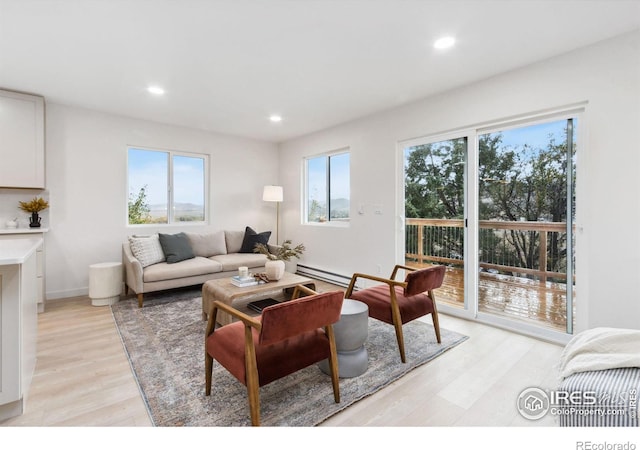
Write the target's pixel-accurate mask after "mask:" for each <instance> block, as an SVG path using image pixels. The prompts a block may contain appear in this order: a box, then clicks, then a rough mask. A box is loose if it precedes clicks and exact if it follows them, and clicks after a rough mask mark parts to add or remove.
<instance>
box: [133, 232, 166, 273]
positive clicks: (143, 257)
mask: <svg viewBox="0 0 640 450" xmlns="http://www.w3.org/2000/svg"><path fill="white" fill-rule="evenodd" d="M129 248H130V249H131V253H133V256H135V257H136V259H137V260H138V261H140V264H141V265H142V267H147V266H150V265H152V264H157V263H160V262H163V261H165V256H164V252H163V251H162V246H161V245H160V239H159V238H158V235H157V234H153V235H150V236H130V237H129Z"/></svg>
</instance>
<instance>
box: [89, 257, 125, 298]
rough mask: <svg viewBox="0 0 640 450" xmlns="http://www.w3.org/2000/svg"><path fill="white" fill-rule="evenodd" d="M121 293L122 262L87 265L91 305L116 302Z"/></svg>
mask: <svg viewBox="0 0 640 450" xmlns="http://www.w3.org/2000/svg"><path fill="white" fill-rule="evenodd" d="M121 293H122V263H119V262H107V263H99V264H92V265H90V266H89V297H90V298H91V304H92V305H93V306H108V305H113V304H115V303H117V302H118V301H119V300H120V294H121Z"/></svg>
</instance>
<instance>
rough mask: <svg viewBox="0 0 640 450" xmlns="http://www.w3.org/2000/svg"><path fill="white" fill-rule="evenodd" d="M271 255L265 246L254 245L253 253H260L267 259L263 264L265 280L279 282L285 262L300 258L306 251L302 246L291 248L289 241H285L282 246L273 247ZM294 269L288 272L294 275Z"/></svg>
mask: <svg viewBox="0 0 640 450" xmlns="http://www.w3.org/2000/svg"><path fill="white" fill-rule="evenodd" d="M271 249H273V253H272V252H271V251H270V248H269V247H268V246H267V245H265V244H256V246H255V248H254V250H253V251H254V252H256V253H262V254H263V255H265V256H266V257H267V262H266V263H265V265H264V266H265V270H266V271H267V278H269V280H279V279H280V278H282V275H283V274H284V271H285V262H291V259H292V258H296V259H298V258H300V256H301V255H302V253H303V252H304V251H305V250H306V249H305V247H304V245H303V244H298V245H297V246H295V247H293V244H292V243H291V240H290V239H287V240H286V241H284V242H283V243H282V245H277V246H273V247H272V248H271ZM295 271H296V269H295V268H293V270H289V272H293V273H295Z"/></svg>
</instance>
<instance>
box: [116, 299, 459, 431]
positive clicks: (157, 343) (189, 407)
mask: <svg viewBox="0 0 640 450" xmlns="http://www.w3.org/2000/svg"><path fill="white" fill-rule="evenodd" d="M200 295H201V290H200V289H193V288H192V289H186V290H178V291H171V292H167V293H162V294H155V295H151V294H150V295H148V297H147V296H146V295H145V302H144V308H142V309H140V308H138V305H137V302H136V300H135V299H134V298H131V299H125V300H122V301H120V302H118V303H117V304H115V305H113V306H112V307H111V308H112V312H113V316H114V319H115V322H116V324H117V328H118V331H119V333H120V336H121V338H122V341H123V343H124V346H125V349H126V352H127V356H128V358H129V361H130V363H131V367H132V368H133V371H134V373H135V376H136V378H137V382H138V384H139V386H140V390H141V392H142V394H143V396H144V399H145V402H146V404H147V407H148V409H149V412H150V415H151V417H152V421H153V423H154V424H155V425H156V426H163V427H164V426H224V427H230V426H250V425H251V421H250V419H249V406H248V401H247V392H246V388H245V386H244V385H243V384H241V383H240V382H239V381H238V380H236V379H235V378H234V377H233V376H232V375H231V374H229V372H227V371H226V370H225V369H224V368H223V367H222V366H220V365H219V364H218V363H217V362H216V361H214V368H213V383H212V391H211V396H209V397H207V396H205V395H204V378H205V375H204V331H205V326H206V323H205V321H203V320H202V315H201V312H202V300H201V297H200ZM441 335H442V344H437V343H436V341H435V333H434V331H433V326H432V325H430V324H426V323H423V322H420V321H413V322H410V323H409V324H406V325H405V326H404V336H405V347H406V353H407V363H406V364H402V362H401V361H400V354H399V352H398V348H397V343H396V338H395V333H394V330H393V327H392V326H391V325H387V324H384V323H382V322H379V321H377V320H374V319H371V318H370V319H369V337H368V340H367V343H366V347H367V351H368V353H369V368H368V370H367V372H366V373H364V374H363V375H361V376H359V377H356V378H341V379H340V396H341V402H340V403H335V402H334V400H333V391H332V388H331V380H330V378H329V376H328V375H325V374H324V373H323V372H321V371H320V369H319V368H318V367H316V366H310V367H308V368H306V369H304V370H301V371H299V372H297V373H295V374H292V375H289V376H287V377H285V378H282V379H280V380H277V381H274V382H273V383H270V384H268V385H266V386H263V387H262V388H260V403H261V409H260V411H261V424H262V425H263V426H314V425H317V424H319V423H321V422H323V421H324V420H326V419H327V418H329V417H331V416H332V415H334V414H336V413H338V412H339V411H341V410H343V409H345V408H347V407H348V406H349V405H352V404H353V403H355V402H357V401H358V400H361V399H363V398H365V397H367V396H369V395H371V394H373V393H375V392H376V391H378V390H380V389H382V388H383V387H385V386H387V385H388V384H390V383H392V382H393V381H394V380H397V379H398V378H400V377H402V376H403V375H405V374H406V373H408V372H409V371H411V370H413V369H414V368H416V367H418V366H420V365H422V364H425V363H426V362H428V361H430V360H432V359H434V358H435V357H437V356H438V355H440V354H442V353H443V352H445V351H447V350H448V349H450V348H452V347H454V346H456V345H457V344H459V343H461V342H463V341H464V340H466V339H467V337H466V336H463V335H461V334H458V333H456V332H452V331H448V330H445V329H441Z"/></svg>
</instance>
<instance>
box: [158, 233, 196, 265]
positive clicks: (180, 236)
mask: <svg viewBox="0 0 640 450" xmlns="http://www.w3.org/2000/svg"><path fill="white" fill-rule="evenodd" d="M158 237H159V238H160V245H161V246H162V251H163V253H164V256H165V258H167V264H173V263H177V262H180V261H184V260H185V259H191V258H195V257H196V255H195V254H194V253H193V250H192V249H191V243H189V238H188V237H187V235H186V234H185V233H176V234H162V233H160V234H159V235H158Z"/></svg>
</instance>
